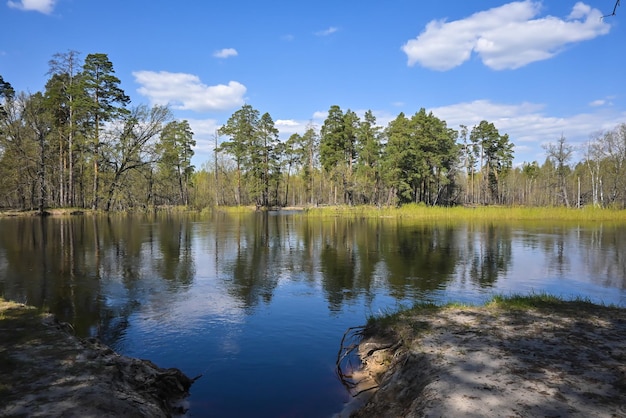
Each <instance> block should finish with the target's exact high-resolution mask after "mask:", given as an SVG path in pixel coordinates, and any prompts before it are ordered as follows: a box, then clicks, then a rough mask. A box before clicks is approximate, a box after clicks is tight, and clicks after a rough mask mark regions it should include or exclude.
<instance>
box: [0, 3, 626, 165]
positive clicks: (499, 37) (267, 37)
mask: <svg viewBox="0 0 626 418" xmlns="http://www.w3.org/2000/svg"><path fill="white" fill-rule="evenodd" d="M614 6H615V0H588V1H584V2H576V1H569V0H552V1H548V0H544V1H531V0H526V1H517V2H507V1H495V0H484V1H480V2H478V1H467V0H463V1H457V0H450V1H445V2H434V1H431V2H418V1H415V0H392V1H389V2H379V1H370V0H361V1H359V2H356V1H348V0H344V1H337V0H334V1H328V0H317V1H315V2H294V1H286V0H277V1H266V2H259V1H248V0H244V1H229V2H210V1H201V0H195V1H194V0H189V1H184V2H182V1H165V0H151V1H147V0H132V1H127V0H124V1H122V0H108V1H106V2H105V1H84V0H10V1H7V0H3V2H2V4H0V27H2V28H3V36H2V40H0V75H2V76H3V78H4V79H5V81H8V82H9V83H11V85H12V86H13V87H14V88H15V89H16V90H18V91H27V92H36V91H43V89H44V87H45V82H46V80H47V78H48V76H47V75H46V73H47V71H48V61H49V60H50V59H51V58H52V56H53V54H55V53H58V52H67V51H68V50H75V51H79V52H80V53H81V58H84V57H85V56H86V55H87V54H90V53H106V54H107V55H108V56H109V59H110V60H111V62H112V63H113V65H114V68H115V72H116V75H117V77H118V78H119V79H120V80H121V82H122V84H121V86H122V88H123V89H124V90H125V92H126V94H128V95H129V96H130V97H131V99H132V104H133V105H138V104H140V103H146V104H166V103H169V104H170V106H171V108H172V110H173V111H174V114H175V116H176V117H177V118H179V119H187V120H188V121H189V122H190V124H191V127H192V129H193V131H194V133H195V138H196V140H197V143H198V145H197V147H196V150H195V151H196V156H195V158H194V163H195V164H196V165H197V166H199V165H201V164H202V163H203V162H204V161H207V160H209V159H210V158H211V155H212V153H211V150H212V146H213V141H214V139H213V135H214V133H215V131H216V129H217V128H219V126H221V124H223V123H224V122H225V121H226V120H227V119H228V117H229V116H230V115H231V114H232V113H233V112H235V111H236V110H237V109H239V108H240V107H241V106H242V105H243V104H244V103H248V104H250V105H252V106H253V107H254V108H256V109H257V110H259V111H260V112H261V113H264V112H269V113H270V115H271V116H272V118H273V119H274V121H275V123H276V126H277V127H278V128H279V130H280V132H281V137H283V138H286V137H288V136H289V135H291V134H292V133H294V132H299V133H303V132H304V130H305V127H306V125H307V124H308V123H311V122H312V123H314V124H316V125H317V126H321V124H322V123H323V121H324V119H325V117H326V115H327V111H328V108H329V107H330V106H331V105H334V104H336V105H339V106H340V107H341V108H342V109H343V110H347V109H352V110H354V111H356V112H357V113H358V114H361V115H362V114H363V113H364V112H365V111H366V110H368V109H370V110H372V111H373V112H374V115H375V116H376V117H377V119H378V122H379V124H381V125H383V126H386V124H387V123H388V122H389V121H390V120H391V119H393V118H395V117H396V116H397V115H398V114H399V113H400V112H404V113H405V114H407V115H412V114H413V113H415V112H417V111H418V110H419V109H420V108H422V107H423V108H425V109H426V110H427V111H432V112H433V113H434V114H435V115H436V116H438V117H439V118H441V119H443V120H445V121H446V122H447V123H448V126H449V127H451V128H454V129H458V127H459V125H460V124H464V125H467V126H469V127H470V128H471V127H472V126H474V125H477V124H478V123H479V122H480V121H481V120H483V119H484V120H487V121H489V122H493V123H494V124H495V125H496V127H497V128H498V129H499V130H500V132H501V133H508V134H509V136H510V138H511V140H512V142H513V143H514V144H515V162H516V163H517V164H520V163H522V162H524V161H533V160H537V161H539V162H540V163H542V162H543V161H544V160H545V152H544V150H543V148H542V145H543V144H545V143H548V142H554V141H556V140H557V139H558V138H559V137H560V136H561V135H564V136H565V137H566V139H567V141H568V142H569V143H572V144H574V145H581V146H582V145H583V144H584V143H586V142H587V141H589V139H590V138H591V136H593V135H596V134H597V133H598V132H600V131H603V130H609V129H612V128H614V127H615V126H617V125H618V124H620V123H626V83H624V74H625V72H624V68H626V54H625V53H624V51H625V50H626V48H625V46H626V44H625V41H624V40H625V39H626V31H625V30H624V26H625V22H626V8H624V7H618V8H617V14H616V16H611V17H606V18H604V19H602V15H604V14H607V13H611V12H612V11H613V8H614ZM577 158H580V155H579V156H577Z"/></svg>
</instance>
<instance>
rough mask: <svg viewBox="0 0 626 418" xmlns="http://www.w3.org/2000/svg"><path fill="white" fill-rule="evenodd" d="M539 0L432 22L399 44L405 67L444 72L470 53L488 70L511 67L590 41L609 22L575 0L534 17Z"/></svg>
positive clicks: (465, 59) (537, 10)
mask: <svg viewBox="0 0 626 418" xmlns="http://www.w3.org/2000/svg"><path fill="white" fill-rule="evenodd" d="M540 11H541V2H538V1H532V0H525V1H518V2H512V3H508V4H505V5H503V6H500V7H495V8H493V9H489V10H487V11H483V12H478V13H475V14H473V15H471V16H469V17H467V18H465V19H460V20H455V21H451V22H447V21H445V20H433V21H431V22H429V23H428V24H427V25H426V28H425V29H424V31H423V32H422V33H421V34H420V35H419V36H418V37H417V38H416V39H411V40H409V41H408V42H407V43H406V44H404V45H403V46H402V50H403V51H404V53H405V54H406V55H407V58H408V65H409V66H413V65H415V64H419V65H421V66H423V67H426V68H430V69H433V70H440V71H446V70H450V69H452V68H454V67H457V66H459V65H461V64H462V63H464V62H465V61H467V60H468V59H469V58H470V57H471V55H472V53H475V54H478V56H480V58H481V60H482V61H483V63H484V64H485V65H486V66H488V67H489V68H492V69H494V70H505V69H515V68H519V67H523V66H524V65H527V64H530V63H532V62H535V61H540V60H545V59H548V58H551V57H553V56H555V55H556V54H558V53H559V52H561V51H562V50H563V49H564V48H565V47H566V46H567V45H570V44H573V43H577V42H582V41H585V40H589V39H593V38H595V37H597V36H600V35H605V34H607V33H608V32H609V30H610V28H611V26H610V25H609V24H608V23H606V22H605V21H604V20H602V19H601V17H602V13H601V12H600V11H599V10H597V9H592V8H591V7H590V6H588V5H586V4H584V3H582V2H578V3H576V4H575V5H574V7H573V9H572V12H571V13H570V14H569V16H567V17H566V18H565V19H560V18H557V17H553V16H546V17H541V18H538V17H537V16H538V15H539V12H540Z"/></svg>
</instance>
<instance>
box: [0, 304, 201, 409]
mask: <svg viewBox="0 0 626 418" xmlns="http://www.w3.org/2000/svg"><path fill="white" fill-rule="evenodd" d="M0 370H1V371H2V372H1V373H0V416H3V417H4V416H6V417H18V416H28V417H49V416H58V417H60V416H63V417H76V418H78V417H85V416H94V417H95V416H98V417H107V416H110V417H117V416H133V417H170V416H175V415H177V414H181V413H183V412H184V410H185V408H184V399H185V397H186V396H187V395H188V394H189V388H190V387H191V385H192V383H193V381H194V379H190V378H189V377H187V376H185V375H184V374H183V373H182V372H181V371H180V370H178V369H173V368H171V369H163V368H160V367H158V366H156V365H155V364H153V363H151V362H150V361H148V360H139V359H134V358H129V357H125V356H121V355H119V354H117V353H115V352H114V351H113V350H111V349H110V348H109V347H106V346H104V345H103V344H100V343H99V342H98V341H96V340H94V339H88V340H83V339H80V338H77V337H75V336H74V335H73V334H72V328H71V325H69V324H63V323H58V322H57V321H56V320H55V319H54V317H53V316H51V315H46V314H43V315H42V314H40V313H39V312H38V310H37V309H35V308H32V307H28V306H25V305H23V304H18V303H14V302H9V301H6V300H4V299H2V298H0Z"/></svg>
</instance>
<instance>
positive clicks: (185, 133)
mask: <svg viewBox="0 0 626 418" xmlns="http://www.w3.org/2000/svg"><path fill="white" fill-rule="evenodd" d="M48 75H49V78H48V80H47V82H46V86H45V90H44V91H43V92H37V93H34V94H31V93H24V92H19V93H17V92H15V90H14V89H13V87H12V86H11V84H10V82H9V81H5V80H4V79H3V77H2V76H0V100H1V101H0V106H1V107H0V178H1V179H2V180H1V181H0V207H5V208H18V209H38V210H39V211H40V212H43V211H44V209H45V208H49V207H79V208H92V209H96V210H97V209H104V210H106V211H109V210H121V209H132V208H145V207H148V206H157V205H179V204H187V203H189V184H190V181H191V176H192V173H193V169H194V167H193V165H192V164H191V158H192V156H193V147H194V145H195V141H194V139H193V132H192V131H191V129H190V127H189V123H188V122H187V121H186V120H183V121H177V120H174V118H173V116H172V113H171V111H170V110H169V109H168V108H167V107H166V106H154V107H148V106H146V105H144V104H139V105H137V106H131V105H130V98H129V97H128V96H127V95H126V94H125V93H124V91H123V90H122V89H121V88H120V80H119V79H118V78H117V77H116V76H115V71H114V69H113V64H112V63H111V61H110V60H109V58H108V56H107V55H106V54H101V53H96V54H89V55H87V56H86V57H85V59H84V60H81V59H80V54H79V53H78V52H76V51H68V52H66V53H58V54H55V55H54V56H53V58H52V59H51V60H50V61H49V71H48Z"/></svg>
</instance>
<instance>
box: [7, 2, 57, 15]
mask: <svg viewBox="0 0 626 418" xmlns="http://www.w3.org/2000/svg"><path fill="white" fill-rule="evenodd" d="M56 1H57V0H20V1H11V0H9V1H8V2H7V5H8V6H9V7H11V8H13V9H19V10H24V11H35V12H40V13H43V14H50V13H52V10H54V4H55V3H56Z"/></svg>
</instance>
